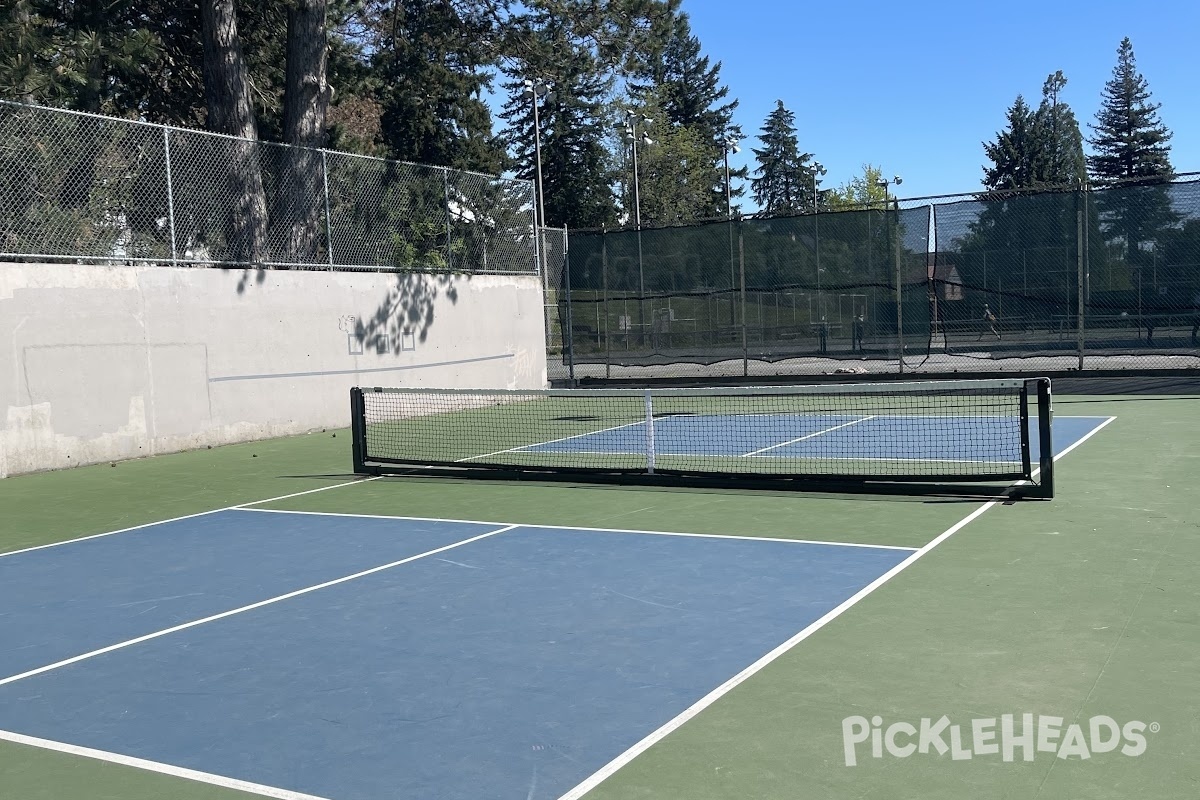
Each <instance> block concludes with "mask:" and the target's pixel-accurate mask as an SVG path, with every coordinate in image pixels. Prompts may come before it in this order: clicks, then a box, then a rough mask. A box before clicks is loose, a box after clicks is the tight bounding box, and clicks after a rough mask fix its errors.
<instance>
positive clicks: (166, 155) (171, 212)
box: [162, 127, 179, 267]
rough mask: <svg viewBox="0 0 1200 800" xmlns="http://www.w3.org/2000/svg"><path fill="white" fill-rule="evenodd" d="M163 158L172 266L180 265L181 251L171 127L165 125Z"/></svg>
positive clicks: (163, 130)
mask: <svg viewBox="0 0 1200 800" xmlns="http://www.w3.org/2000/svg"><path fill="white" fill-rule="evenodd" d="M162 132H163V159H164V160H165V161H166V166H167V224H168V225H169V226H170V230H171V266H173V267H178V266H179V251H178V249H177V247H176V244H175V186H174V184H173V182H172V180H171V129H170V128H167V127H164V128H163V129H162Z"/></svg>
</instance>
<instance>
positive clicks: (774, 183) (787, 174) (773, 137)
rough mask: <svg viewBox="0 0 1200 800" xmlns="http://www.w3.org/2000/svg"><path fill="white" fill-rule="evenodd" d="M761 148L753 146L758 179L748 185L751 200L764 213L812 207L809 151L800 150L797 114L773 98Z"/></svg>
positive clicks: (794, 211) (772, 213)
mask: <svg viewBox="0 0 1200 800" xmlns="http://www.w3.org/2000/svg"><path fill="white" fill-rule="evenodd" d="M759 140H760V141H762V143H763V147H762V149H761V150H759V149H755V150H754V156H755V158H757V160H758V168H757V169H756V170H754V174H755V175H758V176H759V177H757V178H752V179H751V181H750V185H751V187H752V189H753V191H754V199H755V201H756V202H757V203H758V205H759V207H760V208H761V209H762V212H763V213H764V214H766V215H767V216H781V215H788V214H799V213H802V212H804V211H808V210H810V209H811V208H812V201H813V186H814V184H813V177H814V176H813V168H812V167H811V166H810V165H809V164H808V160H809V159H810V158H812V154H811V153H801V152H800V147H799V144H798V142H797V140H796V115H795V114H794V113H792V112H791V111H788V110H787V108H785V107H784V105H783V101H782V100H778V101H776V106H775V110H774V111H772V112H771V113H770V114H768V115H767V119H766V121H765V122H764V123H763V126H762V133H761V134H760V135H759Z"/></svg>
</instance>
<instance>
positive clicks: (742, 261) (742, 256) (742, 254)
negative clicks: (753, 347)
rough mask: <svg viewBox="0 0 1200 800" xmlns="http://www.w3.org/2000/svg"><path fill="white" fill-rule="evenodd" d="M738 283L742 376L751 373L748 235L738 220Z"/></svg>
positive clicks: (747, 375)
mask: <svg viewBox="0 0 1200 800" xmlns="http://www.w3.org/2000/svg"><path fill="white" fill-rule="evenodd" d="M738 274H739V278H738V283H739V285H740V287H741V296H742V377H743V378H745V377H749V375H750V343H749V341H748V340H747V338H746V237H745V235H744V234H743V228H742V221H741V219H739V220H738Z"/></svg>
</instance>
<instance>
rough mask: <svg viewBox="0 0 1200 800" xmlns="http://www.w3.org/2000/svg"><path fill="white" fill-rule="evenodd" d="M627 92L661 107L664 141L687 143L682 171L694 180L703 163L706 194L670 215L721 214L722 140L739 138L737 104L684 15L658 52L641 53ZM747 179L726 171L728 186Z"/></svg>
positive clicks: (736, 193)
mask: <svg viewBox="0 0 1200 800" xmlns="http://www.w3.org/2000/svg"><path fill="white" fill-rule="evenodd" d="M629 88H630V94H631V95H632V96H633V98H634V100H635V101H636V102H638V103H639V104H642V105H644V104H646V103H647V102H649V100H650V98H653V99H654V102H655V105H656V106H657V107H659V108H660V109H661V119H662V126H661V127H660V128H659V130H660V132H662V135H663V136H664V137H668V136H670V137H672V138H677V139H680V140H681V141H683V140H686V141H687V142H689V143H690V145H691V148H692V149H691V150H689V152H688V156H689V158H690V159H691V163H690V164H689V165H687V166H686V169H687V171H688V172H689V173H692V175H693V177H695V171H696V170H698V169H700V168H701V165H702V164H707V171H708V176H707V179H706V180H707V182H708V184H709V191H708V193H707V194H695V193H690V195H691V197H692V202H693V203H694V205H692V206H689V207H685V208H678V207H677V208H676V209H675V210H674V215H675V216H676V217H677V218H679V219H681V220H684V219H705V218H711V217H718V216H724V215H725V212H726V202H725V201H726V198H725V174H724V156H725V151H724V147H725V141H726V140H727V139H730V138H732V139H741V138H742V130H741V128H740V127H739V126H737V125H735V124H734V122H733V112H734V111H735V110H736V109H737V106H738V101H737V100H736V99H735V100H729V99H728V96H729V87H728V86H723V85H722V84H721V63H720V62H717V63H716V64H713V63H711V61H710V60H709V58H708V57H707V56H705V55H703V52H702V49H701V45H700V39H699V38H698V37H697V36H695V35H694V34H693V33H692V30H691V24H690V22H689V20H688V15H687V14H684V13H676V14H675V16H674V18H673V20H672V22H671V27H670V31H669V34H668V35H667V37H666V39H665V40H664V41H663V43H662V50H661V52H655V53H652V54H643V60H642V64H641V66H640V68H639V70H638V73H637V76H636V77H635V79H634V80H633V81H632V82H631V83H630V87H629ZM675 129H682V130H675ZM697 148H698V149H697ZM665 149H666V148H664V150H665ZM681 157H682V156H681ZM748 176H749V170H748V168H746V167H740V168H736V169H733V170H731V171H730V179H731V182H732V181H733V180H743V181H744V180H745V179H746V178H747V177H748ZM743 192H744V189H743V188H742V187H741V186H736V187H733V189H732V192H731V194H732V196H733V197H734V198H737V197H741V196H742V194H743Z"/></svg>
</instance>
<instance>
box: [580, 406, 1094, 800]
mask: <svg viewBox="0 0 1200 800" xmlns="http://www.w3.org/2000/svg"><path fill="white" fill-rule="evenodd" d="M1115 419H1116V417H1109V418H1108V419H1106V420H1105V421H1104V422H1102V423H1100V424H1099V425H1097V426H1096V427H1095V428H1093V429H1092V430H1090V431H1088V432H1087V433H1086V434H1085V435H1083V436H1082V437H1080V438H1079V439H1077V440H1076V441H1074V442H1072V443H1071V445H1070V446H1068V447H1067V448H1065V449H1064V450H1063V451H1062V452H1061V453H1059V454H1057V455H1056V456H1054V460H1055V461H1058V460H1059V459H1060V458H1062V457H1063V456H1065V455H1066V454H1067V453H1070V452H1071V451H1072V450H1074V449H1075V448H1076V447H1079V445H1081V444H1083V443H1084V442H1086V441H1087V440H1088V439H1090V438H1092V437H1093V436H1095V435H1096V434H1097V433H1099V432H1100V431H1101V430H1103V429H1104V427H1105V426H1107V425H1108V424H1109V423H1110V422H1112V421H1113V420H1115ZM1033 474H1034V476H1036V475H1037V474H1038V470H1035V471H1034V473H1033ZM1024 483H1026V481H1018V482H1017V483H1014V484H1013V486H1012V487H1010V488H1014V487H1016V486H1020V485H1022V484H1024ZM1006 499H1007V498H1004V497H1002V498H997V499H996V500H989V501H988V502H986V503H984V504H983V505H981V506H980V507H979V508H977V509H975V510H974V511H972V512H971V513H970V514H968V515H967V516H965V517H963V518H962V519H961V520H959V521H958V522H956V523H955V524H954V525H952V526H951V527H949V528H948V529H946V530H945V531H943V532H942V533H941V534H939V535H938V537H937V538H936V539H934V540H933V541H931V542H929V543H928V544H927V545H925V546H924V547H922V548H921V549H920V550H917V551H916V552H915V553H913V554H912V555H911V556H909V557H908V558H906V559H904V560H903V561H901V562H900V563H899V564H897V565H896V566H894V567H892V568H891V569H890V570H888V571H887V572H885V573H884V574H882V575H880V576H879V577H878V578H876V579H875V580H873V581H872V582H871V583H869V584H867V585H866V586H864V587H863V588H862V589H860V590H859V591H858V593H857V594H855V595H854V596H853V597H850V598H849V599H847V600H846V601H845V602H843V603H842V604H841V605H839V606H838V607H837V608H835V609H833V610H832V611H830V612H829V613H827V614H826V615H825V616H823V617H821V618H820V619H819V620H817V621H816V622H814V623H812V624H811V625H809V626H808V627H807V628H805V629H804V630H802V631H800V632H799V633H797V634H796V635H795V636H793V637H792V638H790V639H788V640H787V641H786V642H784V643H783V644H781V645H779V646H778V647H776V648H775V649H774V650H772V651H771V652H769V653H767V654H766V655H764V656H763V657H762V658H760V659H758V660H757V661H755V662H754V663H753V664H751V665H750V666H748V667H746V668H745V669H744V670H742V671H741V672H739V673H738V674H736V675H734V676H733V677H732V678H730V679H729V680H727V681H725V682H724V683H722V684H721V685H720V686H718V687H717V688H715V689H713V690H712V691H711V692H709V693H708V694H706V695H705V696H704V697H702V698H700V699H699V700H697V701H696V702H695V703H693V704H692V705H691V706H689V707H688V708H687V709H685V710H684V711H683V713H681V714H679V715H678V716H677V717H675V718H674V719H672V720H670V721H669V722H667V723H666V724H665V725H663V726H662V727H660V728H659V729H658V730H656V731H654V732H652V733H651V734H650V735H648V736H646V737H645V738H643V739H642V740H641V741H640V742H638V743H637V744H635V745H633V746H632V747H630V748H629V749H628V750H626V751H625V752H624V753H621V755H619V756H617V757H616V758H614V759H613V760H612V761H610V762H608V763H607V764H605V765H604V766H603V767H601V768H600V769H599V770H597V771H596V772H595V773H593V774H592V775H591V776H590V777H589V778H588V779H587V780H585V781H584V782H583V783H580V784H579V785H578V786H576V787H575V788H574V789H572V790H571V791H569V792H567V793H566V794H564V795H562V796H561V797H560V798H559V799H558V800H579V799H580V798H581V797H583V796H584V795H586V794H587V793H588V792H590V791H591V790H592V789H595V788H596V787H597V786H599V785H600V784H601V783H603V782H604V781H606V780H607V779H608V778H610V777H611V776H612V775H613V774H615V773H616V772H617V771H618V770H619V769H621V768H622V767H624V766H625V765H626V764H628V763H629V762H631V761H633V760H634V759H635V758H637V757H638V756H640V755H641V754H642V753H644V752H646V751H647V750H649V749H650V748H651V747H653V746H654V745H655V744H657V743H658V742H660V741H662V740H663V739H665V738H666V737H667V736H668V735H669V734H670V733H672V732H673V731H675V730H677V729H678V728H680V727H681V726H682V725H683V724H684V723H686V722H688V721H689V720H691V719H692V718H693V717H695V716H696V715H698V714H699V713H700V712H701V711H704V709H706V708H708V707H709V706H711V705H712V704H713V703H715V702H717V701H718V700H720V699H721V698H722V697H724V696H725V695H726V694H728V693H729V692H731V691H733V689H735V688H736V687H737V686H739V685H740V684H742V683H744V682H745V681H746V680H748V679H749V678H751V677H753V676H754V675H755V674H756V673H758V672H760V671H761V670H762V669H763V668H764V667H766V666H767V665H768V664H770V663H771V662H772V661H774V660H776V659H777V658H779V657H780V656H782V655H783V654H784V653H786V652H788V651H789V650H791V649H792V648H793V647H795V646H796V645H798V644H800V642H803V641H804V640H805V639H807V638H808V637H810V636H812V635H813V634H814V633H816V632H817V631H819V630H820V629H821V628H823V627H825V626H826V625H828V624H829V623H830V622H832V621H833V620H835V619H837V618H838V617H839V616H841V615H842V614H843V613H844V612H846V611H848V610H849V609H851V608H852V607H854V605H856V604H857V603H858V601H860V600H862V599H863V598H864V597H866V596H867V595H869V594H871V593H872V592H874V591H875V590H876V589H878V588H879V587H880V586H882V585H883V584H885V583H887V582H888V581H890V580H891V579H892V578H894V577H896V576H897V575H899V574H900V573H901V572H903V571H904V570H905V569H907V568H908V567H910V566H911V565H912V564H914V563H916V561H917V560H918V559H920V558H921V557H922V556H924V555H925V554H926V553H928V552H929V551H931V550H933V548H935V547H937V546H938V545H939V544H941V543H942V542H944V541H946V540H947V539H949V538H950V537H951V536H953V535H954V534H956V533H958V532H959V531H960V530H962V529H963V528H965V527H966V526H967V524H969V523H970V522H973V521H974V520H976V519H978V518H979V517H980V516H982V515H983V514H984V512H986V511H988V510H989V509H991V508H994V507H995V506H997V505H999V504H1000V503H1002V502H1005V500H1006Z"/></svg>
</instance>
